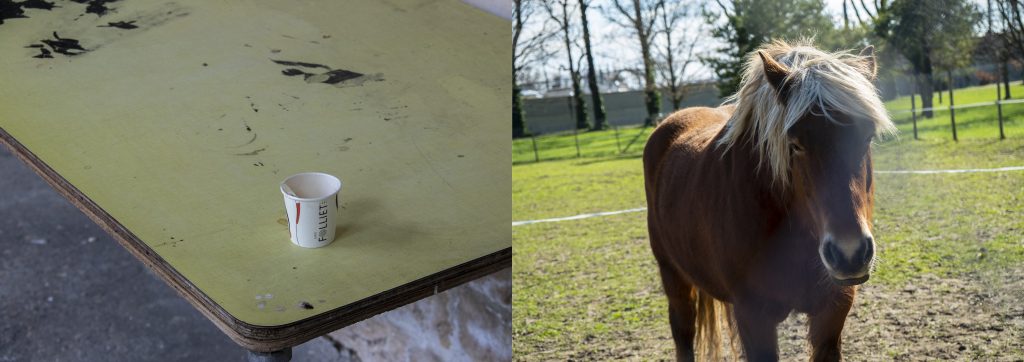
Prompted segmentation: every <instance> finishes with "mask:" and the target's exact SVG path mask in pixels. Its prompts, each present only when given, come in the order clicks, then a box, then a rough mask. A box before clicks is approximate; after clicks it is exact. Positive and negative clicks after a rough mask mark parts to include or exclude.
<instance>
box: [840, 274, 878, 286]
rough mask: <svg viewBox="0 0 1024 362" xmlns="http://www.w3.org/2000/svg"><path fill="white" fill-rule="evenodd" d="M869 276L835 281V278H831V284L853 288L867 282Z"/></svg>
mask: <svg viewBox="0 0 1024 362" xmlns="http://www.w3.org/2000/svg"><path fill="white" fill-rule="evenodd" d="M870 276H871V275H869V274H864V276H861V277H857V278H850V279H836V278H832V282H833V283H836V284H838V285H839V286H843V287H849V286H853V285H861V284H864V282H867V281H868V277H870Z"/></svg>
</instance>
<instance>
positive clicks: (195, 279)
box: [0, 0, 512, 326]
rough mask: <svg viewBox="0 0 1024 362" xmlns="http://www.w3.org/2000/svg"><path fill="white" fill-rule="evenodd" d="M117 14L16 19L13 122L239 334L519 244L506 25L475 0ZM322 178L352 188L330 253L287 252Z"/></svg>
mask: <svg viewBox="0 0 1024 362" xmlns="http://www.w3.org/2000/svg"><path fill="white" fill-rule="evenodd" d="M104 5H105V6H106V8H107V9H106V10H104V11H103V12H102V14H99V13H98V12H90V11H87V10H88V9H87V8H86V5H85V4H78V3H75V2H58V6H59V7H54V8H52V9H49V10H47V9H37V8H25V9H21V10H22V12H23V14H24V15H25V16H27V17H12V18H5V19H3V20H4V21H3V23H2V24H0V54H2V56H0V83H2V84H3V87H0V127H2V128H3V129H4V130H6V131H7V132H9V133H10V134H12V135H13V136H14V137H15V138H16V139H18V140H19V141H20V142H21V143H23V144H24V145H25V146H26V147H28V148H29V149H30V150H31V151H32V152H34V153H35V154H36V155H37V156H38V157H39V158H41V159H42V160H43V161H44V162H46V163H47V164H48V165H50V166H51V167H52V168H53V169H55V170H56V171H57V172H58V173H59V174H60V175H62V176H63V177H64V178H66V179H67V180H69V181H70V182H71V183H72V184H74V185H75V186H76V187H77V188H78V189H80V190H81V191H82V192H83V193H84V194H85V195H87V196H88V197H89V198H91V199H92V200H93V201H95V202H96V203H97V204H98V205H99V206H100V207H102V208H103V209H104V210H106V211H107V212H108V213H110V214H111V215H112V216H113V217H114V218H115V219H117V220H118V221H119V222H120V223H122V224H123V225H125V226H126V227H127V228H128V229H129V230H131V231H132V232H133V233H135V235H137V236H138V237H139V238H140V239H141V240H143V242H145V243H146V244H148V245H149V246H150V247H151V248H153V250H155V251H156V252H157V253H159V254H160V256H161V257H162V258H164V259H165V260H166V261H167V262H169V263H170V264H171V266H173V267H174V268H175V269H176V270H177V271H178V272H180V273H181V274H182V275H184V276H185V277H186V278H188V279H189V280H190V281H191V282H192V283H193V284H194V285H196V286H197V287H198V288H200V289H201V290H202V291H203V292H204V293H206V294H207V295H208V296H209V297H211V298H212V299H213V300H214V301H215V302H216V303H218V304H219V305H220V306H221V307H222V308H224V309H225V310H226V311H228V312H229V313H230V314H232V315H233V316H235V317H236V318H238V319H240V320H242V321H244V322H247V323H250V324H254V325H263V326H273V325H281V324H286V323H290V322H293V321H297V320H301V319H304V318H308V317H311V316H314V315H316V314H318V313H322V312H325V311H328V310H331V309H334V308H337V307H341V306H344V305H346V304H349V303H352V302H355V301H357V300H360V299H363V298H366V297H369V296H372V295H374V294H376V293H380V292H383V291H385V290H388V289H391V288H394V287H397V286H399V285H402V284H404V283H408V282H411V281H413V280H416V279H419V278H422V277H424V276H427V275H429V274H432V273H435V272H438V271H441V270H444V269H447V268H450V267H453V266H455V265H458V264H460V263H464V262H466V261H469V260H472V259H475V258H478V257H481V256H483V255H487V254H490V253H493V252H495V251H498V250H501V249H504V248H508V247H510V246H511V243H512V241H511V227H510V226H509V220H511V219H512V218H511V199H510V198H509V197H508V192H509V190H511V170H510V168H509V167H508V165H509V164H511V162H510V161H511V160H510V157H511V152H510V149H509V148H510V145H509V143H508V140H507V136H508V134H507V131H508V123H507V119H508V116H507V115H508V114H510V104H509V101H508V99H509V98H508V94H509V93H510V84H511V76H510V72H509V71H508V69H510V59H511V55H510V51H509V47H508V39H509V38H510V30H509V29H510V27H509V25H508V23H507V22H506V21H504V20H502V19H500V18H497V17H495V16H493V15H489V14H486V13H483V12H481V11H479V10H476V9H474V8H471V7H469V6H467V5H464V4H462V3H460V2H458V1H457V0H445V1H416V0H408V1H397V0H392V1H363V2H356V3H352V2H337V1H326V0H324V1H297V2H296V1H290V2H270V1H224V2H207V1H199V0H192V1H177V2H159V1H152V0H148V1H147V0H136V1H130V2H129V1H124V2H120V1H113V2H106V3H105V4H104ZM16 10H17V9H16ZM94 10H95V9H94ZM127 25H130V26H127ZM69 39H73V40H74V41H75V42H76V43H71V42H70V40H69ZM43 40H48V41H49V42H50V43H52V44H50V43H44V42H42V41H43ZM62 42H63V43H62ZM53 44H56V45H53ZM62 44H63V45H65V46H70V45H78V46H79V47H80V48H82V49H75V48H73V47H70V48H68V47H65V48H63V49H64V50H65V51H64V52H58V51H57V50H58V49H61V48H60V47H61V45H62ZM43 50H46V51H47V52H48V53H47V54H49V55H50V57H35V56H37V55H40V54H42V53H43ZM65 53H67V54H65ZM321 66H322V67H321ZM304 171H322V172H327V173H331V174H334V175H337V176H339V178H341V179H342V182H343V183H344V186H343V189H342V191H341V208H342V209H341V212H340V215H339V222H338V223H339V230H338V238H337V239H336V240H335V242H334V243H333V244H331V245H329V246H328V247H324V248H320V249H302V248H299V247H296V246H293V245H292V244H291V243H290V242H289V241H288V227H287V226H286V225H285V224H286V221H285V222H282V219H283V218H284V217H285V215H284V211H283V206H284V205H283V201H282V197H281V194H280V192H279V191H278V183H279V182H280V181H281V180H282V179H284V178H285V177H286V176H288V175H290V174H294V173H298V172H304Z"/></svg>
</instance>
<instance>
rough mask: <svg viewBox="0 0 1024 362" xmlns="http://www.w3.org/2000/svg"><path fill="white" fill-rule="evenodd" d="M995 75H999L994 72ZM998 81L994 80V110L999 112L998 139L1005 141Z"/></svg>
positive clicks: (997, 79) (1001, 96) (1001, 99)
mask: <svg viewBox="0 0 1024 362" xmlns="http://www.w3.org/2000/svg"><path fill="white" fill-rule="evenodd" d="M996 73H999V72H998V71H996ZM999 80H1000V79H999V78H998V77H997V78H996V109H997V110H999V139H1001V140H1004V139H1006V134H1005V133H1003V89H1002V88H1000V87H1001V86H1002V84H1001V82H1000V81H999Z"/></svg>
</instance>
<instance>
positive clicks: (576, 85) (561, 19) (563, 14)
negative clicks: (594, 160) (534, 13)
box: [544, 0, 589, 129]
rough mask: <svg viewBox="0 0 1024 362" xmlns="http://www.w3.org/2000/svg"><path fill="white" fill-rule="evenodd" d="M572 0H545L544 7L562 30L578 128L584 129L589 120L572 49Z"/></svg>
mask: <svg viewBox="0 0 1024 362" xmlns="http://www.w3.org/2000/svg"><path fill="white" fill-rule="evenodd" d="M570 1H571V0H554V1H545V2H544V8H545V9H547V11H548V16H550V17H551V20H554V21H555V23H556V24H557V25H558V28H559V29H560V30H561V31H562V38H563V39H562V40H564V43H565V53H566V58H567V59H568V62H567V63H568V68H569V78H570V80H572V96H571V98H572V102H573V104H572V107H573V111H574V113H575V114H576V128H577V129H583V128H588V127H589V125H588V122H587V105H586V103H584V101H583V90H582V88H581V87H580V71H579V66H578V65H577V61H578V60H577V59H576V58H574V57H573V56H572V49H573V44H574V37H573V36H572V28H573V26H572V16H571V15H572V13H573V12H574V11H576V9H575V7H572V9H570ZM559 9H560V11H559Z"/></svg>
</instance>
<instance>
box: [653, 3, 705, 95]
mask: <svg viewBox="0 0 1024 362" xmlns="http://www.w3.org/2000/svg"><path fill="white" fill-rule="evenodd" d="M661 6H662V9H661V13H660V14H659V15H660V19H659V20H661V21H660V23H659V24H658V29H657V32H658V33H659V34H661V35H662V36H663V37H664V39H665V42H664V43H663V47H662V49H659V50H660V53H661V54H660V55H661V56H660V58H661V59H664V60H665V61H664V62H663V63H661V65H662V66H661V67H659V68H660V69H659V70H660V71H661V73H662V77H661V79H662V81H663V82H665V86H664V88H666V89H668V93H669V97H671V98H672V109H675V110H678V109H679V107H680V105H681V104H682V103H683V98H685V97H686V87H685V83H686V82H687V81H688V80H689V78H688V77H687V75H686V70H687V68H689V67H690V65H693V64H694V63H696V61H697V58H696V57H695V56H694V49H695V48H696V46H697V42H698V41H699V40H700V39H701V35H702V34H703V29H701V28H698V29H692V30H691V31H689V32H686V31H683V32H680V31H679V29H678V28H679V26H680V25H683V24H682V23H683V20H685V19H686V18H688V17H689V16H690V13H691V11H692V8H691V6H690V5H689V4H685V3H682V2H676V3H671V4H664V3H663V4H661ZM678 33H682V35H683V36H679V37H677V38H676V39H673V34H676V35H678ZM686 34H689V35H690V36H685V35H686ZM677 52H679V53H678V54H677Z"/></svg>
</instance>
